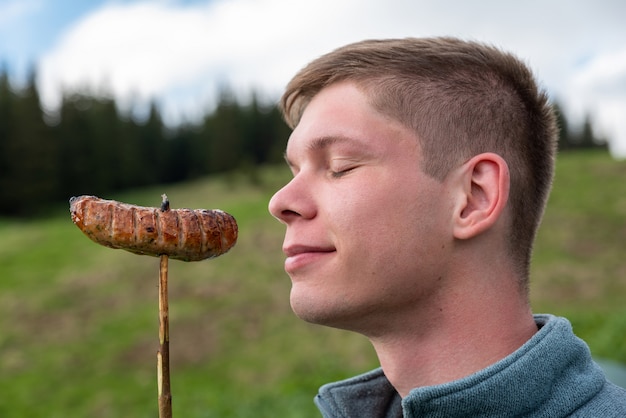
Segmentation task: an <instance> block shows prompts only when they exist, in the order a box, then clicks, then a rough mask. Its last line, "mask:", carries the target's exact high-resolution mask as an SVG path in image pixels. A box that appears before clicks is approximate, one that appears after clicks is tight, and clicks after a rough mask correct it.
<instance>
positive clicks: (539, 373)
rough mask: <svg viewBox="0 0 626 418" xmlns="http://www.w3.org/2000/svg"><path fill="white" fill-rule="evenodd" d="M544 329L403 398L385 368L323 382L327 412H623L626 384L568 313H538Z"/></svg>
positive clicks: (354, 416)
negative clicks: (493, 358) (469, 370)
mask: <svg viewBox="0 0 626 418" xmlns="http://www.w3.org/2000/svg"><path fill="white" fill-rule="evenodd" d="M535 321H536V323H537V326H538V327H539V331H538V332H537V333H536V334H535V335H534V336H533V337H532V338H531V339H530V340H529V341H528V342H526V344H524V345H523V346H522V347H520V348H519V349H518V350H517V351H515V352H514V353H512V354H511V355H509V356H508V357H506V358H504V359H502V360H500V361H499V362H497V363H495V364H493V365H491V366H489V367H487V368H486V369H483V370H481V371H479V372H477V373H474V374H472V375H470V376H467V377H465V378H462V379H460V380H456V381H453V382H449V383H445V384H442V385H437V386H426V387H419V388H416V389H413V390H412V391H411V392H410V393H409V395H408V396H407V397H406V398H404V399H401V398H400V396H399V395H398V393H397V392H396V391H395V389H394V388H393V386H391V384H390V383H389V381H388V380H387V378H386V377H385V375H384V374H383V372H382V370H381V369H376V370H373V371H371V372H368V373H365V374H363V375H360V376H356V377H353V378H351V379H348V380H344V381H341V382H336V383H330V384H327V385H324V386H322V387H321V388H320V391H319V394H318V395H317V397H316V398H315V403H316V404H317V406H318V408H319V409H320V411H321V412H322V415H323V416H324V417H325V418H331V417H333V418H334V417H350V418H370V417H372V418H374V417H377V418H378V417H380V418H383V417H384V418H391V417H393V418H397V417H405V418H412V417H447V418H450V417H545V418H557V417H602V418H609V417H620V418H626V390H624V389H622V388H620V387H618V386H616V385H614V384H612V383H610V382H608V381H607V380H606V377H605V375H604V373H603V371H602V369H601V368H600V367H599V366H598V365H597V364H596V363H595V362H594V361H593V360H592V358H591V353H590V352H589V348H588V347H587V345H586V344H585V342H583V341H582V340H581V339H579V338H578V337H576V336H575V335H574V333H573V332H572V327H571V325H570V323H569V321H567V320H566V319H565V318H559V317H555V316H552V315H535Z"/></svg>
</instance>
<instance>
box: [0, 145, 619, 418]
mask: <svg viewBox="0 0 626 418" xmlns="http://www.w3.org/2000/svg"><path fill="white" fill-rule="evenodd" d="M287 176H288V173H287V171H286V169H283V168H279V169H274V168H271V169H267V170H264V171H262V172H261V173H260V177H259V178H258V179H257V180H258V181H256V182H250V181H249V179H248V178H246V177H244V176H238V175H229V176H222V177H219V178H211V179H206V180H202V181H198V182H194V183H187V184H184V185H177V186H167V187H164V188H153V189H142V190H139V191H136V192H128V193H124V194H120V195H115V196H105V197H107V198H113V199H118V200H122V201H127V202H131V203H135V204H141V205H150V206H157V205H158V204H159V203H160V195H161V194H162V193H164V192H165V193H167V194H168V196H169V197H170V200H171V202H172V206H173V207H207V208H215V207H219V208H221V209H224V210H226V211H228V212H230V213H232V214H233V215H234V216H235V217H236V218H237V220H238V223H239V226H240V238H239V242H238V244H237V246H236V247H235V248H234V249H233V250H231V252H230V253H228V254H227V255H225V256H223V257H220V258H217V259H215V260H210V261H203V262H198V263H182V262H177V261H172V262H170V273H169V276H170V338H171V343H170V345H171V355H172V391H173V408H174V416H175V417H185V418H193V417H275V416H280V417H318V416H319V414H318V412H317V410H316V408H315V406H314V405H313V403H312V397H313V395H314V394H315V393H316V391H317V388H318V386H319V385H320V384H322V383H325V382H327V381H330V380H334V379H340V378H344V377H347V376H349V375H351V374H354V373H358V372H362V371H365V370H367V369H369V368H372V367H375V366H376V364H377V363H376V357H375V355H374V353H373V350H372V349H371V348H370V346H369V344H368V343H367V341H366V340H365V339H364V338H363V337H360V336H358V335H354V334H350V333H346V332H341V331H337V330H332V329H326V328H322V327H315V326H311V325H307V324H305V323H303V322H301V321H300V320H298V319H297V318H295V317H294V315H293V314H292V313H291V311H290V308H289V303H288V293H289V287H290V284H289V280H288V278H287V276H286V275H285V274H284V272H283V270H282V259H283V258H282V254H281V252H280V244H281V242H282V233H283V229H282V226H281V225H280V224H278V223H277V222H276V221H274V220H273V219H272V218H270V216H269V215H268V214H267V210H266V206H267V201H268V199H269V197H270V196H271V194H272V193H273V191H274V190H275V189H276V188H277V187H278V186H279V185H280V184H281V183H282V182H283V181H284V180H285V179H286V178H287ZM87 192H88V191H87ZM53 212H54V211H53ZM625 254H626V163H625V162H615V161H613V160H611V159H610V158H609V157H608V156H606V155H605V154H601V153H585V154H565V155H563V156H562V157H560V158H559V161H558V169H557V179H556V184H555V190H554V193H553V196H552V199H551V201H550V206H549V209H548V211H547V213H546V217H545V221H544V225H543V227H542V231H541V234H540V236H539V241H538V243H537V245H536V248H535V265H534V268H533V285H532V296H533V301H534V302H533V308H534V309H535V311H537V312H551V313H555V314H559V315H565V316H568V317H569V318H570V319H571V320H572V323H573V325H574V328H575V330H576V332H577V333H578V334H579V335H580V336H581V337H583V338H585V339H586V340H587V341H588V342H589V344H590V346H591V348H592V351H593V353H594V355H596V356H598V357H603V358H607V359H613V360H617V361H620V362H623V363H626V304H624V302H623V301H624V296H625V295H626V257H625V256H624V255H625ZM158 266H159V263H158V259H156V258H152V257H143V256H136V255H132V254H130V253H126V252H124V251H120V250H110V249H107V248H104V247H101V246H98V245H96V244H93V243H92V242H91V241H89V240H88V239H87V238H86V237H85V236H84V235H82V234H81V233H80V231H79V230H78V229H77V228H76V227H75V226H74V225H73V224H72V222H71V220H70V218H69V213H68V208H67V206H63V207H60V208H58V210H56V212H54V213H51V214H50V216H49V217H47V218H46V219H40V220H36V221H28V222H27V221H23V222H15V221H8V220H0V417H46V418H52V417H96V418H97V417H155V416H157V401H156V350H157V348H158V317H157V282H158Z"/></svg>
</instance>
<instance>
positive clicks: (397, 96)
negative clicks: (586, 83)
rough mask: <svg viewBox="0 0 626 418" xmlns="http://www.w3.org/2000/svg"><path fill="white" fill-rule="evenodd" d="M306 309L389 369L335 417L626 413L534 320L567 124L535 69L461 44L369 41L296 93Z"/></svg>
mask: <svg viewBox="0 0 626 418" xmlns="http://www.w3.org/2000/svg"><path fill="white" fill-rule="evenodd" d="M281 105H282V110H283V113H284V115H285V119H286V121H287V123H288V124H289V125H290V126H291V127H292V128H293V133H292V135H291V137H290V138H289V142H288V145H287V150H286V160H287V163H288V165H289V167H290V168H291V170H292V172H293V179H292V180H291V181H290V182H289V183H288V184H287V185H286V186H284V187H283V188H282V189H281V190H279V191H278V192H277V193H276V194H275V195H274V196H273V197H272V199H271V201H270V203H269V209H270V212H271V214H272V215H273V216H274V217H276V218H277V219H278V220H279V221H281V222H282V223H284V224H285V225H286V227H287V229H286V233H285V240H284V246H283V251H284V253H285V255H286V257H287V258H286V261H285V270H286V272H287V273H288V274H289V276H290V277H291V280H292V284H293V286H292V290H291V296H290V300H291V306H292V308H293V310H294V312H295V313H296V314H297V315H298V316H299V317H300V318H302V319H304V320H306V321H309V322H313V323H317V324H322V325H327V326H331V327H337V328H342V329H346V330H351V331H355V332H359V333H362V334H363V335H365V336H367V337H368V338H369V339H370V341H371V342H372V344H373V346H374V348H375V350H376V353H377V355H378V358H379V360H380V364H381V368H380V369H377V370H374V371H372V372H369V373H366V374H364V375H361V376H357V377H354V378H352V379H348V380H346V381H342V382H337V383H332V384H328V385H325V386H323V387H322V388H321V389H320V393H319V395H318V396H317V397H316V403H317V405H318V407H319V408H320V410H321V411H322V414H323V415H324V416H325V417H361V418H362V417H397V416H402V415H404V416H405V417H414V416H420V417H426V416H442V417H443V416H445V417H452V416H463V417H468V416H472V417H474V416H490V417H492V416H507V417H508V416H545V417H564V416H602V417H608V416H616V417H617V416H626V391H623V390H621V389H620V388H618V387H617V386H615V385H612V384H611V383H609V382H607V380H606V378H605V376H604V375H603V373H602V371H601V369H600V368H599V367H598V366H597V365H596V364H595V363H594V362H593V361H592V359H591V357H590V354H589V350H588V348H587V346H586V345H585V343H584V342H582V341H581V340H579V339H578V338H577V337H575V336H574V334H573V333H572V330H571V327H570V325H569V323H568V322H567V320H565V319H563V318H557V317H554V316H550V315H537V316H533V314H532V312H531V309H530V307H529V301H528V275H529V262H530V257H531V249H532V243H533V240H534V237H535V233H536V231H537V228H538V225H539V223H540V220H541V216H542V214H543V211H544V207H545V204H546V200H547V196H548V193H549V189H550V186H551V182H552V177H553V170H554V154H555V144H556V136H557V127H556V123H555V118H554V115H553V112H552V110H551V107H550V105H549V103H548V98H547V96H546V94H545V93H544V92H542V91H540V90H539V89H538V87H537V85H536V83H535V81H534V78H533V75H532V74H531V72H530V71H529V70H528V68H527V67H526V66H525V65H524V64H523V63H521V62H520V61H519V60H518V59H516V58H515V57H513V56H512V55H510V54H507V53H504V52H502V51H500V50H498V49H496V48H493V47H490V46H486V45H482V44H478V43H473V42H464V41H461V40H458V39H453V38H434V39H400V40H381V41H364V42H360V43H356V44H352V45H348V46H345V47H343V48H340V49H338V50H336V51H333V52H331V53H329V54H327V55H324V56H322V57H320V58H318V59H317V60H315V61H313V62H312V63H310V64H309V65H308V66H307V67H305V68H304V69H303V70H301V71H300V72H299V73H298V74H297V75H296V76H295V77H294V79H293V80H291V82H290V83H289V85H288V86H287V89H286V92H285V94H284V95H283V98H282V101H281Z"/></svg>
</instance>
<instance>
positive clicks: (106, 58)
mask: <svg viewBox="0 0 626 418" xmlns="http://www.w3.org/2000/svg"><path fill="white" fill-rule="evenodd" d="M625 20H626V2H624V1H622V0H593V1H591V0H577V1H570V0H526V1H502V0H475V1H465V0H315V1H300V0H126V1H123V0H0V62H3V63H4V65H5V68H8V71H9V73H10V75H11V77H12V79H13V80H14V82H15V83H20V82H22V81H23V79H24V77H25V76H26V74H27V73H28V71H29V70H30V69H33V68H34V69H35V70H36V74H37V81H38V85H39V88H40V91H41V93H42V100H43V101H44V105H45V106H46V107H47V108H49V109H54V108H55V106H57V105H58V103H59V100H60V92H61V90H63V91H68V90H70V89H90V91H92V92H110V93H111V94H114V96H115V98H116V99H117V100H118V103H119V104H120V105H121V106H122V107H125V108H126V109H131V108H135V109H141V108H142V106H145V103H147V102H149V101H150V100H153V99H154V100H156V101H157V103H159V104H160V106H161V109H162V112H163V116H164V118H165V119H166V121H167V122H168V123H171V124H175V123H178V122H180V121H184V120H188V121H194V120H196V119H197V118H198V117H199V116H200V115H203V114H205V113H206V112H207V111H208V110H210V108H211V105H212V103H214V99H215V92H216V91H218V90H219V89H220V87H221V86H224V85H226V86H230V87H231V88H233V89H234V90H235V91H236V92H237V93H238V94H240V95H241V97H242V98H245V97H246V95H247V94H249V92H250V91H252V89H254V90H255V91H257V93H258V94H260V95H261V97H263V98H265V99H266V100H275V99H276V98H277V97H278V95H279V94H280V92H281V90H282V88H283V86H284V85H285V83H286V82H287V81H288V80H289V78H290V77H291V76H292V75H293V74H294V73H295V72H296V71H297V70H298V69H299V68H301V67H302V66H303V65H305V64H306V63H307V62H308V61H310V60H311V59H313V58H315V57H317V56H318V55H320V54H323V53H325V52H327V51H329V50H331V49H334V48H336V47H338V46H341V45H343V44H346V43H349V42H353V41H358V40H361V39H365V38H388V37H406V36H434V35H453V36H459V37H462V38H465V39H473V40H479V41H485V42H489V43H493V44H495V45H497V46H500V47H502V48H504V49H507V50H510V51H512V52H515V53H516V54H517V55H519V56H520V57H522V58H523V59H524V60H526V61H527V62H528V63H529V64H530V65H531V67H532V68H533V69H534V70H535V72H536V73H537V75H538V77H539V78H540V80H541V81H542V83H543V85H544V86H545V88H546V89H547V90H548V91H549V92H550V94H551V95H552V96H553V97H554V98H555V99H556V100H558V101H559V103H561V104H562V105H563V106H564V108H565V111H566V112H567V115H568V117H569V118H570V120H571V122H574V121H576V120H582V118H583V116H584V115H586V114H588V115H590V116H591V117H592V120H593V122H594V125H595V126H596V127H597V128H598V130H599V132H597V134H599V135H602V136H605V137H608V138H609V139H610V140H611V150H612V152H613V154H614V155H616V156H620V157H626V24H625V23H624V21H625Z"/></svg>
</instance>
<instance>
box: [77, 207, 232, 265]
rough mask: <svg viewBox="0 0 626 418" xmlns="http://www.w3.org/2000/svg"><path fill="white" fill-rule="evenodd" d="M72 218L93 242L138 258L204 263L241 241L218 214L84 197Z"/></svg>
mask: <svg viewBox="0 0 626 418" xmlns="http://www.w3.org/2000/svg"><path fill="white" fill-rule="evenodd" d="M70 213H71V216H72V221H73V222H74V223H75V224H76V226H78V228H80V230H81V231H83V232H84V233H85V235H87V236H88V237H89V238H91V239H92V240H93V241H95V242H97V243H98V244H101V245H104V246H106V247H110V248H121V249H124V250H127V251H130V252H132V253H135V254H144V255H151V256H155V257H158V256H161V255H168V256H169V257H170V258H173V259H176V260H183V261H200V260H204V259H207V258H212V257H217V256H219V255H222V254H224V253H225V252H227V251H228V250H230V249H231V248H232V247H233V246H234V245H235V242H236V241H237V233H238V229H237V222H236V221H235V218H233V217H232V216H231V215H229V214H228V213H226V212H223V211H221V210H219V209H215V210H206V209H196V210H192V209H172V210H165V211H163V210H161V209H159V208H151V207H142V206H135V205H129V204H126V203H121V202H117V201H115V200H104V199H100V198H98V197H96V196H80V197H73V198H71V199H70Z"/></svg>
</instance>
